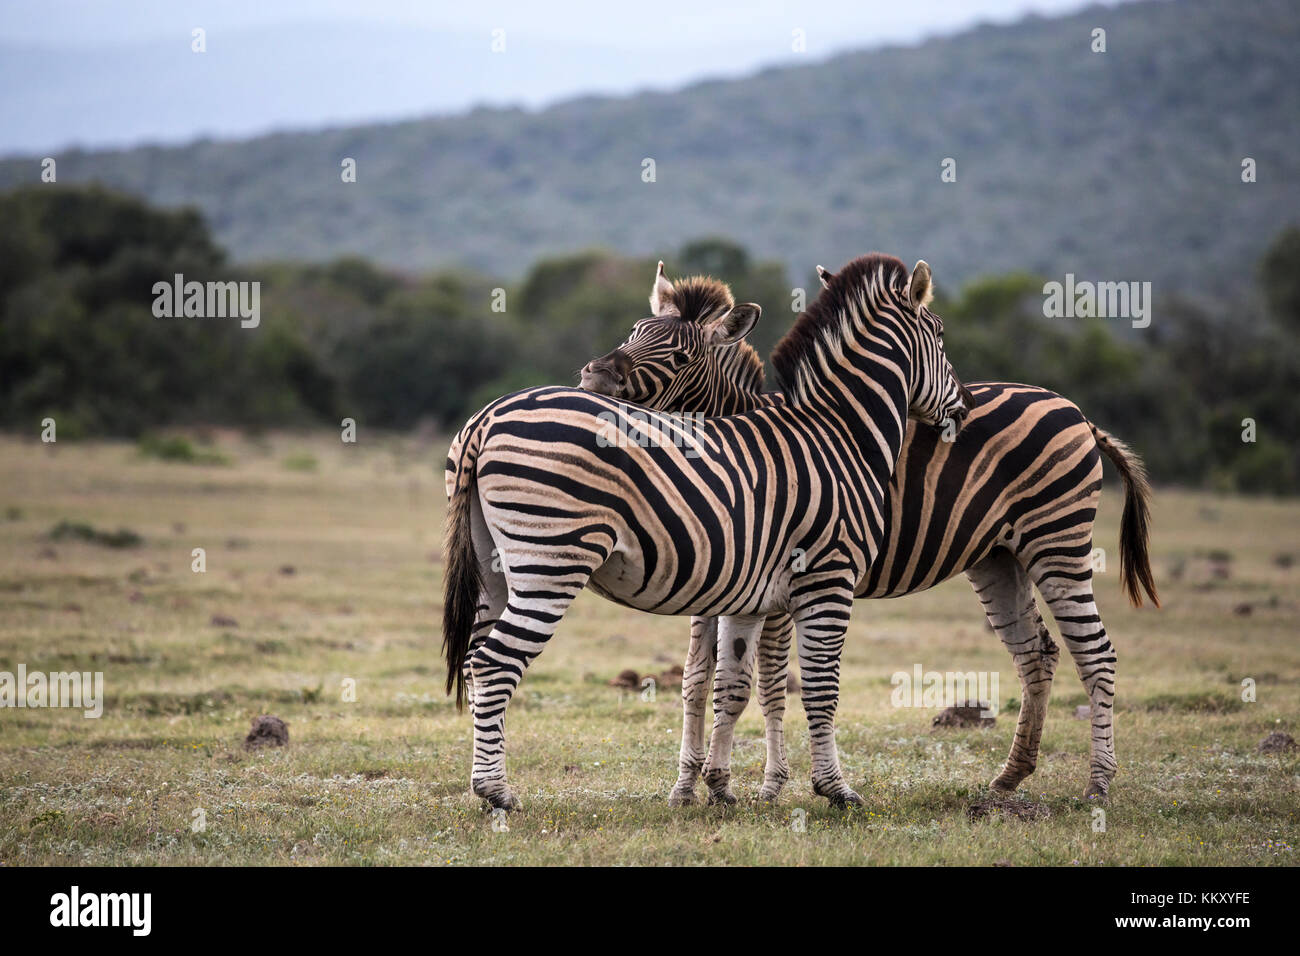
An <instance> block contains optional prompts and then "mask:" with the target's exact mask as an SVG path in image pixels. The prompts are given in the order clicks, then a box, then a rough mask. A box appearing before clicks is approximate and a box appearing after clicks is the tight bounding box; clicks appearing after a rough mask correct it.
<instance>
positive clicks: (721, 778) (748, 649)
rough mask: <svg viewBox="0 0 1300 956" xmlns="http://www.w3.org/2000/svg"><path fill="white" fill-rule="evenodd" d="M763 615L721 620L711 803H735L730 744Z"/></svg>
mask: <svg viewBox="0 0 1300 956" xmlns="http://www.w3.org/2000/svg"><path fill="white" fill-rule="evenodd" d="M765 620H766V618H763V617H724V618H720V619H719V621H718V661H717V669H716V671H715V672H714V675H713V732H712V734H710V736H709V757H708V760H707V761H705V765H704V783H705V785H706V786H707V787H708V788H709V802H710V803H735V802H736V795H735V794H734V793H732V792H731V743H732V739H733V737H734V735H735V731H736V721H737V720H739V719H740V715H741V713H742V712H743V711H744V709H745V705H746V704H748V703H749V695H750V691H751V689H752V685H753V678H754V657H755V654H756V652H757V648H758V639H759V636H760V635H761V634H762V631H763V623H764V621H765Z"/></svg>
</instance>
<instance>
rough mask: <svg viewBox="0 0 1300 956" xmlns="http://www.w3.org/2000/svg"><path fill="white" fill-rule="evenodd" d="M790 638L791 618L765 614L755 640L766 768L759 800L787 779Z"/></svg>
mask: <svg viewBox="0 0 1300 956" xmlns="http://www.w3.org/2000/svg"><path fill="white" fill-rule="evenodd" d="M793 637H794V621H793V620H792V619H791V618H790V615H789V614H786V613H784V612H782V613H779V614H773V615H771V616H770V617H768V619H767V620H766V621H765V622H764V623H763V634H762V636H761V637H760V638H759V639H758V704H759V706H760V707H761V708H762V709H763V722H764V725H765V730H766V736H767V767H766V770H765V771H764V773H763V789H761V790H760V791H759V792H758V796H759V799H761V800H775V799H776V798H777V797H778V796H780V795H781V788H782V787H784V786H785V784H786V781H787V780H789V779H790V765H789V763H787V762H786V759H785V682H786V674H787V672H788V671H789V667H790V640H791V638H793Z"/></svg>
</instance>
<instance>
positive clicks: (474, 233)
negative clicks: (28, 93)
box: [0, 0, 1300, 296]
mask: <svg viewBox="0 0 1300 956" xmlns="http://www.w3.org/2000/svg"><path fill="white" fill-rule="evenodd" d="M1097 27H1101V28H1103V29H1105V30H1106V45H1107V49H1106V51H1105V52H1104V53H1095V52H1093V51H1092V49H1091V46H1092V31H1093V29H1094V28H1097ZM820 28H821V29H833V24H823V25H821V26H820ZM1298 45H1300V7H1298V6H1297V5H1295V4H1293V3H1290V2H1287V0H1252V2H1244V3H1243V2H1237V0H1187V2H1182V3H1178V4H1173V3H1164V2H1144V3H1137V4H1131V5H1124V6H1120V7H1118V8H1103V7H1093V8H1089V9H1088V10H1085V11H1083V12H1081V13H1079V14H1077V15H1074V16H1070V17H1066V18H1059V19H1051V20H1047V19H1041V18H1029V19H1026V20H1024V21H1021V22H1019V23H1016V24H1013V25H1010V26H1001V27H982V28H978V29H975V30H972V31H969V32H967V33H964V34H961V35H958V36H955V37H951V38H944V39H936V40H931V41H928V42H925V43H923V44H920V45H917V46H914V47H908V48H889V49H882V50H872V51H866V52H860V53H854V54H850V55H845V56H840V57H837V58H835V59H833V60H830V61H827V62H822V63H816V64H811V65H809V66H807V67H801V68H793V69H789V68H783V69H773V70H768V71H765V72H763V73H760V74H758V75H756V76H752V77H749V78H746V79H743V80H728V81H718V82H710V83H705V84H700V85H697V86H694V87H691V88H688V89H685V90H681V91H678V92H674V93H669V94H664V93H654V94H650V93H647V94H643V95H638V96H632V97H621V98H600V99H595V98H592V99H584V100H578V101H573V102H569V103H565V104H562V105H559V106H556V107H553V108H550V109H547V110H544V111H541V112H527V111H522V110H506V109H490V110H488V109H484V110H478V111H475V112H472V113H470V114H467V115H461V116H455V117H446V118H433V119H421V120H417V121H410V122H402V123H394V124H384V125H368V126H359V127H351V128H343V129H332V130H326V131H318V132H310V133H283V134H276V135H270V136H263V137H259V138H256V139H252V140H247V141H242V142H213V141H202V142H196V143H193V144H190V145H187V146H183V147H175V148H160V147H151V148H137V149H131V150H124V151H115V152H72V153H67V154H61V155H59V156H58V157H57V159H58V161H59V167H58V168H59V180H60V182H82V181H87V180H99V181H102V182H104V183H106V184H109V185H112V186H115V187H118V188H122V189H125V190H128V191H131V192H134V193H138V194H140V195H142V196H144V197H146V198H148V199H149V200H150V201H152V202H155V203H162V204H168V205H171V204H194V205H196V206H198V207H199V208H200V209H201V210H202V211H203V212H204V213H205V215H206V216H207V218H208V219H209V221H210V223H211V224H212V226H213V229H214V232H215V235H216V237H217V239H218V240H219V241H220V242H221V243H222V244H223V245H224V246H226V247H227V248H228V249H230V250H231V252H232V254H233V255H234V256H235V257H236V258H237V259H239V260H241V261H253V260H259V259H266V258H296V259H309V260H323V259H328V258H331V257H334V256H338V255H340V254H345V253H347V254H358V255H363V256H367V257H370V258H372V259H375V260H378V261H380V262H383V263H387V264H390V265H393V266H397V267H400V268H407V269H416V268H425V267H429V266H434V265H439V266H441V265H461V266H470V267H473V268H476V269H482V270H488V271H491V272H493V273H497V274H504V275H508V276H512V277H517V276H519V275H521V274H522V273H523V272H524V271H525V270H526V268H527V267H528V266H529V264H531V263H532V262H534V261H535V260H537V259H539V258H541V257H543V256H553V255H556V254H560V253H563V252H566V251H571V250H575V249H579V248H585V247H591V246H598V245H603V246H610V247H614V248H617V249H619V250H621V251H624V252H627V253H635V254H643V253H649V252H654V251H657V250H663V249H668V248H672V247H675V246H677V245H680V244H681V242H683V241H684V240H686V239H688V238H690V237H694V236H700V235H706V234H725V235H730V236H734V237H736V238H737V239H738V240H739V241H741V242H742V243H744V244H745V245H746V246H747V247H748V248H750V249H751V250H753V252H754V253H755V254H756V255H759V256H763V257H774V258H778V259H780V260H781V261H783V262H785V263H787V265H788V266H790V267H791V269H792V274H793V275H795V276H799V277H803V276H806V275H807V273H808V269H809V267H810V266H811V265H812V264H813V263H814V262H824V263H826V264H828V265H832V266H834V265H837V264H839V263H841V262H843V261H844V260H846V259H848V258H849V257H851V256H853V255H855V254H858V253H861V252H863V251H866V250H867V249H870V248H881V249H887V250H890V251H894V252H897V253H899V254H901V255H903V256H904V257H920V256H923V257H925V258H927V259H928V260H930V261H931V263H932V264H934V266H935V270H936V276H937V278H938V279H939V281H940V282H941V283H943V284H945V285H948V287H949V288H952V287H953V285H954V284H955V283H957V282H960V281H963V280H965V279H967V278H970V277H973V276H975V275H979V274H989V273H1004V272H1008V271H1012V270H1027V271H1033V272H1037V273H1041V274H1044V275H1048V276H1063V275H1064V274H1065V273H1066V272H1073V273H1075V274H1076V275H1078V276H1080V277H1093V278H1105V279H1129V280H1148V281H1152V282H1153V284H1154V286H1155V289H1156V294H1157V295H1160V294H1162V293H1163V292H1166V291H1172V290H1177V291H1180V292H1183V293H1189V294H1190V293H1201V294H1205V293H1211V294H1220V295H1222V296H1227V295H1229V294H1233V293H1237V292H1240V291H1241V290H1242V289H1245V288H1248V287H1249V286H1250V284H1251V282H1252V280H1253V276H1252V271H1251V270H1252V266H1253V263H1255V262H1256V261H1258V259H1259V256H1260V255H1261V253H1262V252H1263V250H1264V249H1265V247H1266V246H1267V245H1268V243H1269V242H1270V240H1272V239H1273V238H1274V237H1275V236H1276V235H1277V233H1278V232H1279V231H1280V230H1281V229H1282V228H1283V227H1284V226H1286V225H1287V224H1288V223H1289V222H1294V221H1295V220H1296V219H1297V218H1300V211H1298V210H1297V204H1296V198H1295V197H1296V186H1297V183H1300V134H1298V133H1297V127H1296V122H1295V118H1296V117H1297V116H1298V115H1300V87H1298V86H1297V84H1296V83H1295V82H1294V77H1295V72H1294V67H1293V60H1294V50H1295V48H1296V47H1297V46H1298ZM343 157H352V158H355V159H356V160H357V164H358V181H357V182H356V183H353V184H344V183H342V182H341V181H340V176H339V169H340V161H341V160H342V158H343ZM647 157H649V158H653V159H654V161H655V173H656V176H655V181H654V182H644V181H643V180H642V170H643V160H644V159H645V158H647ZM948 157H951V158H952V159H954V160H956V172H957V179H956V182H952V183H944V182H941V181H940V173H941V163H942V162H943V160H944V159H945V158H948ZM1244 157H1251V158H1253V159H1254V160H1255V161H1256V163H1257V165H1258V181H1257V182H1255V183H1250V184H1247V183H1243V182H1242V181H1241V163H1242V160H1243V158H1244ZM38 174H39V166H38V163H37V161H36V158H31V157H29V158H23V159H11V160H6V161H4V162H2V163H0V188H2V187H9V186H15V185H19V184H22V183H30V182H33V181H35V180H36V179H37V177H38Z"/></svg>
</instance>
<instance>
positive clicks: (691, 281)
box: [660, 276, 736, 325]
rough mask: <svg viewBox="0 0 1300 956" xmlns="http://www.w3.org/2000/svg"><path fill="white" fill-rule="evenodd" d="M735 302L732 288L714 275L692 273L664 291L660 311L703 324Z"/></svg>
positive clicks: (683, 319) (684, 320)
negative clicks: (693, 274) (669, 289)
mask: <svg viewBox="0 0 1300 956" xmlns="http://www.w3.org/2000/svg"><path fill="white" fill-rule="evenodd" d="M735 304H736V300H735V299H734V298H733V297H732V295H731V288H730V287H729V286H728V285H727V284H726V283H725V282H721V281H719V280H718V279H715V278H713V276H691V277H690V278H687V279H678V280H677V281H676V282H674V283H672V291H671V292H665V293H664V296H663V300H662V303H661V306H660V314H661V315H663V314H666V313H669V314H671V313H676V315H677V318H678V319H680V320H681V321H683V322H695V323H698V324H701V325H703V324H704V323H705V322H707V321H709V319H715V318H717V317H718V313H719V312H722V311H724V310H726V309H730V308H731V307H732V306H734V305H735Z"/></svg>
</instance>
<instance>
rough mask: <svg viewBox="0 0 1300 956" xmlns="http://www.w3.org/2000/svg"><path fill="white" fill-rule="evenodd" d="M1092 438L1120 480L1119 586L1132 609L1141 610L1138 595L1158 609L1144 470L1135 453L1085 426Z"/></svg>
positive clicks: (1110, 437)
mask: <svg viewBox="0 0 1300 956" xmlns="http://www.w3.org/2000/svg"><path fill="white" fill-rule="evenodd" d="M1088 426H1089V427H1090V428H1091V429H1092V436H1093V438H1095V439H1096V440H1097V445H1098V447H1099V448H1101V450H1102V451H1103V452H1105V454H1106V457H1107V458H1109V459H1110V460H1111V461H1112V462H1114V464H1115V467H1116V468H1117V469H1118V470H1119V475H1120V477H1121V478H1122V479H1123V480H1124V513H1123V514H1122V515H1121V516H1120V519H1119V583H1120V587H1121V588H1123V590H1124V593H1125V594H1127V595H1128V599H1129V603H1131V604H1132V605H1133V606H1134V607H1141V606H1142V591H1143V590H1145V591H1146V593H1147V595H1148V596H1149V597H1150V598H1151V603H1153V604H1154V605H1155V606H1156V607H1159V606H1160V598H1159V597H1158V596H1157V595H1156V586H1155V580H1154V578H1153V576H1152V574H1151V555H1150V551H1149V548H1148V538H1149V536H1150V531H1149V525H1150V523H1151V507H1150V502H1151V485H1150V483H1149V482H1148V481H1147V470H1146V466H1145V465H1143V464H1142V459H1141V458H1139V457H1138V455H1137V453H1136V452H1134V451H1133V450H1132V449H1130V448H1129V447H1128V445H1126V444H1124V442H1122V441H1120V440H1119V439H1118V438H1116V437H1115V436H1114V435H1111V434H1109V433H1108V432H1104V431H1102V430H1101V429H1100V428H1098V427H1097V426H1096V425H1094V424H1092V422H1089V423H1088Z"/></svg>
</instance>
